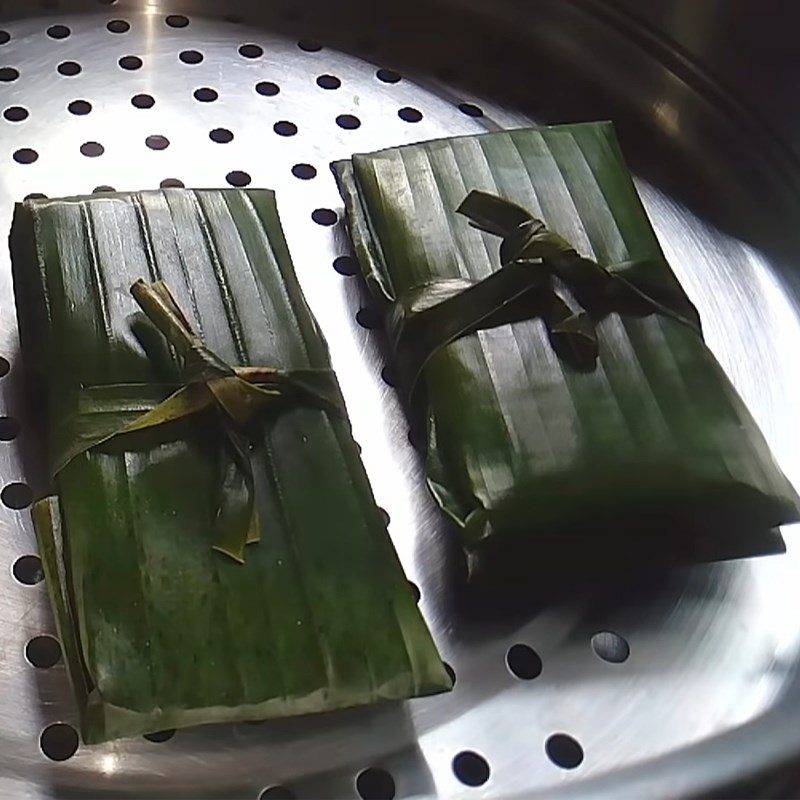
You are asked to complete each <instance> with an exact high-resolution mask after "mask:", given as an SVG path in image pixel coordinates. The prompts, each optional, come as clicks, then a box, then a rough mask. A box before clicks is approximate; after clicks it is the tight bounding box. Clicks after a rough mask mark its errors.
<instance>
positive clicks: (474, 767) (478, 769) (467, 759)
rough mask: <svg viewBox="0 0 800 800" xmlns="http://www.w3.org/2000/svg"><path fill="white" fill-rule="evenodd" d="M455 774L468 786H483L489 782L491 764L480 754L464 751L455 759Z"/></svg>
mask: <svg viewBox="0 0 800 800" xmlns="http://www.w3.org/2000/svg"><path fill="white" fill-rule="evenodd" d="M453 773H454V774H455V776H456V778H458V779H459V780H460V781H461V783H463V784H465V785H466V786H482V785H483V784H484V783H486V781H488V780H489V775H490V774H491V770H490V768H489V762H488V761H487V760H486V759H485V758H484V757H483V756H482V755H480V754H479V753H475V752H474V751H472V750H463V751H462V752H460V753H459V754H458V755H457V756H456V757H455V758H454V759H453Z"/></svg>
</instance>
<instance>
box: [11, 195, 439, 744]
mask: <svg viewBox="0 0 800 800" xmlns="http://www.w3.org/2000/svg"><path fill="white" fill-rule="evenodd" d="M11 245H12V256H13V263H14V277H15V291H16V295H17V305H18V315H19V320H20V332H21V340H22V348H23V353H24V356H25V358H26V361H27V363H28V364H32V365H35V367H36V370H37V373H38V375H37V378H38V380H37V385H40V387H41V393H42V395H43V400H44V404H45V407H46V411H45V416H46V432H47V439H48V446H49V463H50V466H51V473H52V478H53V495H52V496H51V497H48V498H45V499H43V500H41V501H39V502H38V503H37V504H36V505H35V507H34V521H35V523H36V530H37V536H38V538H39V544H40V552H41V555H42V560H43V564H44V569H45V575H46V579H47V584H48V589H49V592H50V597H51V602H52V607H53V610H54V613H55V617H56V624H57V627H58V632H59V635H60V638H61V642H62V647H63V652H64V657H65V661H66V664H67V667H68V671H69V674H70V678H71V681H72V683H73V687H74V690H75V693H76V697H77V700H78V705H79V711H80V717H81V727H82V735H83V738H84V740H85V741H86V742H87V743H92V742H99V741H104V740H110V739H114V738H117V737H121V736H130V735H135V734H140V733H147V732H153V731H158V730H162V729H166V728H176V727H182V726H187V725H194V724H200V723H207V722H218V721H233V720H252V719H262V718H267V717H274V716H283V715H288V714H302V713H308V712H317V711H323V710H328V709H334V708H340V707H346V706H353V705H358V704H363V703H369V702H372V701H376V700H380V699H398V698H407V697H411V696H415V695H424V694H429V693H434V692H438V691H443V690H446V689H448V688H450V686H451V681H450V678H449V677H448V675H447V673H446V671H445V669H444V666H443V664H442V662H441V660H440V658H439V655H438V653H437V651H436V648H435V645H434V643H433V641H432V639H431V636H430V634H429V632H428V629H427V627H426V625H425V622H424V621H423V619H422V616H421V614H420V612H419V610H418V608H417V606H416V604H415V599H414V594H413V590H412V587H411V586H410V585H409V584H408V582H407V580H406V579H405V576H404V574H403V571H402V568H401V566H400V564H399V561H398V559H397V556H396V554H395V552H394V550H393V547H392V544H391V541H390V539H389V537H388V534H387V531H386V525H385V522H384V521H383V519H382V515H381V512H380V510H379V509H378V508H377V507H376V505H375V501H374V498H373V496H372V493H371V490H370V487H369V484H368V481H367V477H366V474H365V473H364V470H363V467H362V465H361V462H360V459H359V456H358V452H357V446H356V444H355V442H354V441H353V439H352V436H351V433H350V427H349V423H348V420H347V416H346V412H345V410H344V406H343V402H342V399H341V395H340V393H339V389H338V385H337V383H336V380H335V377H334V376H333V373H332V372H331V367H330V363H329V359H328V354H327V348H326V345H325V342H324V340H323V338H322V335H321V333H320V331H319V330H318V328H317V326H316V323H315V321H314V319H313V317H312V315H311V313H310V311H309V309H308V307H307V306H306V303H305V300H304V298H303V296H302V293H301V290H300V287H299V284H298V282H297V280H296V277H295V275H294V271H293V267H292V264H291V260H290V257H289V253H288V250H287V248H286V244H285V241H284V238H283V234H282V231H281V228H280V223H279V220H278V215H277V210H276V207H275V201H274V196H273V194H272V192H269V191H265V190H254V191H245V190H219V191H212V190H208V191H184V190H177V189H168V190H164V191H153V192H138V193H130V194H128V193H119V194H108V195H101V196H93V197H90V198H69V199H64V200H32V201H26V202H25V203H24V204H22V205H19V206H18V207H17V209H16V214H15V218H14V223H13V229H12V236H11ZM131 287H133V288H132V289H131Z"/></svg>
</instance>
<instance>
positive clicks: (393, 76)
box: [375, 69, 400, 83]
mask: <svg viewBox="0 0 800 800" xmlns="http://www.w3.org/2000/svg"><path fill="white" fill-rule="evenodd" d="M375 77H376V78H377V79H378V80H379V81H383V82H384V83H397V82H398V81H399V80H400V73H399V72H395V71H394V70H393V69H379V70H378V71H377V72H376V73H375Z"/></svg>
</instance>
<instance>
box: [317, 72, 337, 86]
mask: <svg viewBox="0 0 800 800" xmlns="http://www.w3.org/2000/svg"><path fill="white" fill-rule="evenodd" d="M341 85H342V82H341V81H340V80H339V79H338V78H337V77H336V76H335V75H319V76H317V86H319V87H320V89H338V88H339V87H340V86H341Z"/></svg>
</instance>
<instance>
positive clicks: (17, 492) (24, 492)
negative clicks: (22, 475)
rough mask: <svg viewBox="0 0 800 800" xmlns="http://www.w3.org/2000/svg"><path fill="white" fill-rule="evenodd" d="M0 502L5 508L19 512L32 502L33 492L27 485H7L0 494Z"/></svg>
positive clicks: (17, 483)
mask: <svg viewBox="0 0 800 800" xmlns="http://www.w3.org/2000/svg"><path fill="white" fill-rule="evenodd" d="M0 500H2V501H3V505H4V506H6V507H7V508H13V509H14V510H15V511H19V510H21V509H23V508H27V507H28V506H29V505H30V504H31V503H32V502H33V492H32V491H31V488H30V486H28V484H27V483H20V482H15V483H9V484H7V485H6V486H4V487H3V491H2V492H0Z"/></svg>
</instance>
